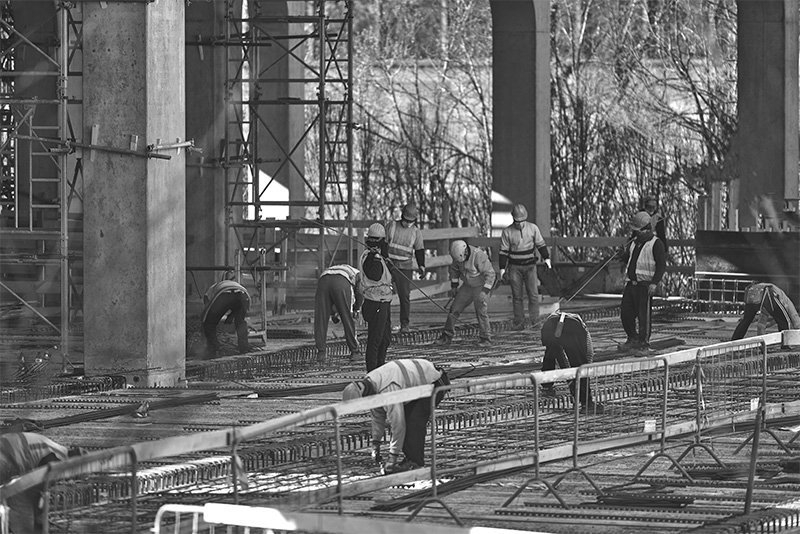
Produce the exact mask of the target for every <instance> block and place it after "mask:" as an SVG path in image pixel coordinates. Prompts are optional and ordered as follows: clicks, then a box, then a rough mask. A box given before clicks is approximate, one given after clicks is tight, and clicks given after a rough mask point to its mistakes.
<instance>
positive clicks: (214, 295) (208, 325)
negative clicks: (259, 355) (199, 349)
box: [200, 271, 250, 360]
mask: <svg viewBox="0 0 800 534" xmlns="http://www.w3.org/2000/svg"><path fill="white" fill-rule="evenodd" d="M203 303H204V304H205V308H204V309H203V313H202V315H201V316H200V320H201V322H202V323H203V335H204V336H205V338H206V356H205V358H206V359H207V360H210V359H212V358H215V357H216V356H217V351H219V340H218V339H217V324H218V323H219V322H220V320H221V319H222V317H223V316H225V314H226V313H227V314H228V317H227V318H226V319H225V324H231V323H234V325H235V326H236V337H237V339H238V342H239V353H240V354H246V353H247V352H248V351H249V350H250V346H249V344H248V342H247V310H249V309H250V294H249V293H248V292H247V289H245V288H244V286H243V285H241V284H239V283H238V282H234V281H233V272H232V271H228V272H226V273H225V274H224V275H223V279H222V280H221V281H219V282H217V283H216V284H214V285H212V286H211V287H209V288H208V291H206V294H205V295H203Z"/></svg>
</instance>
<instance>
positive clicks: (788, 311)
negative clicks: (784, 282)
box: [731, 282, 800, 339]
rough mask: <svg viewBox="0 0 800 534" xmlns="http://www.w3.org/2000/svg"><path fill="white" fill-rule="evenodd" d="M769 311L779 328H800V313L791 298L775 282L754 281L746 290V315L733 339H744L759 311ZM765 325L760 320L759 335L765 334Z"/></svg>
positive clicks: (735, 331) (781, 329) (782, 329)
mask: <svg viewBox="0 0 800 534" xmlns="http://www.w3.org/2000/svg"><path fill="white" fill-rule="evenodd" d="M765 311H766V312H767V313H768V314H770V315H771V316H772V318H773V319H775V322H776V323H778V330H779V331H781V332H782V331H784V330H787V329H792V330H797V329H800V315H798V314H797V309H796V308H795V307H794V304H793V303H792V301H791V299H790V298H789V297H788V296H786V293H784V292H783V290H781V288H779V287H778V286H776V285H775V284H769V283H766V282H759V283H753V284H750V285H749V286H747V289H746V290H745V292H744V315H743V316H742V320H741V321H739V324H738V325H736V330H734V332H733V337H731V339H742V338H743V337H744V336H745V334H746V333H747V329H748V328H750V323H752V322H753V319H755V317H756V314H758V313H759V312H760V313H762V316H763V312H765ZM764 329H765V327H764V325H762V324H761V322H760V321H759V327H758V335H763V334H764Z"/></svg>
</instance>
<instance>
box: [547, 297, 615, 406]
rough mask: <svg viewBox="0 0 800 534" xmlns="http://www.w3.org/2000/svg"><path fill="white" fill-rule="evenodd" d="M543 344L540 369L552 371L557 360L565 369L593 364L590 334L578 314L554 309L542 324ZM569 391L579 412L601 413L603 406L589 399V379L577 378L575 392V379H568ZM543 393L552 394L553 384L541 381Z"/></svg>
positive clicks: (590, 392) (548, 395) (590, 396)
mask: <svg viewBox="0 0 800 534" xmlns="http://www.w3.org/2000/svg"><path fill="white" fill-rule="evenodd" d="M542 345H544V346H545V351H544V359H543V360H542V371H552V370H553V369H555V368H556V362H558V365H559V366H560V367H561V368H562V369H566V368H568V367H580V366H581V365H585V364H587V363H592V360H593V359H594V346H593V345H592V336H591V334H590V333H589V329H588V328H586V323H584V322H583V319H582V318H581V316H580V315H578V314H575V313H566V312H555V313H552V314H550V315H549V316H548V317H547V319H545V321H544V323H543V324H542ZM565 355H566V358H565ZM569 391H570V393H571V394H572V397H573V399H575V400H576V401H578V402H580V405H581V411H585V412H588V413H596V414H601V413H603V405H602V404H601V403H599V402H594V399H592V390H591V387H590V386H589V379H588V378H586V377H583V378H581V379H580V384H579V387H578V391H577V392H576V391H575V380H570V381H569ZM542 395H543V396H546V397H553V396H555V387H554V385H553V384H552V383H549V384H543V385H542Z"/></svg>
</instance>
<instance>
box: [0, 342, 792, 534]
mask: <svg viewBox="0 0 800 534" xmlns="http://www.w3.org/2000/svg"><path fill="white" fill-rule="evenodd" d="M782 339H783V338H782V336H781V335H780V334H771V335H767V336H761V337H759V338H750V339H748V340H741V341H738V342H728V343H722V344H718V345H714V346H710V347H705V348H702V349H691V350H685V351H680V352H677V353H673V354H670V355H664V356H658V357H652V358H641V359H630V360H626V361H617V362H602V363H596V364H589V365H585V366H583V367H580V368H571V369H561V370H557V371H550V372H547V373H542V372H535V373H527V374H513V375H504V376H499V377H491V378H482V379H474V380H468V381H464V382H461V381H458V382H456V383H453V384H450V385H449V386H445V387H441V388H437V389H436V390H435V391H434V388H433V386H432V385H427V386H419V387H415V388H410V389H405V390H399V391H394V392H391V393H387V394H381V395H374V396H369V397H365V398H361V399H356V400H353V401H349V402H346V403H338V404H333V405H328V406H323V407H319V408H314V409H311V410H306V411H304V412H300V413H296V414H291V415H287V416H283V417H279V418H276V419H272V420H269V421H265V422H262V423H258V424H255V425H251V426H247V427H238V428H233V429H230V430H225V431H215V432H206V433H202V434H194V435H188V436H178V437H174V438H168V439H165V440H159V441H156V442H146V443H139V444H135V445H133V446H130V447H119V448H114V449H109V450H107V451H100V452H97V453H92V454H90V455H88V456H85V457H81V458H73V459H70V460H67V461H64V462H60V463H57V464H51V466H49V467H47V468H42V469H39V470H37V471H34V472H32V473H29V474H27V475H23V477H20V478H19V479H16V480H15V481H12V482H11V483H9V484H6V485H5V486H2V487H0V500H2V501H6V500H7V499H8V498H9V497H10V496H12V495H14V494H16V493H18V492H20V491H24V490H26V489H28V488H31V487H34V486H36V485H37V484H41V485H42V486H43V487H44V490H45V493H46V495H49V497H48V498H47V499H45V502H46V503H47V506H46V507H45V511H44V513H45V516H46V519H47V521H46V522H45V523H47V524H48V528H50V529H51V530H53V531H75V529H76V525H80V521H91V520H94V519H95V518H98V519H99V518H102V519H103V520H105V523H104V525H117V527H118V528H116V529H112V528H107V529H106V531H108V532H111V531H127V530H135V528H136V526H137V525H136V521H137V520H141V519H140V518H141V517H148V514H151V515H149V517H153V516H154V514H155V513H156V511H157V510H158V508H159V507H160V506H161V504H163V501H164V499H163V498H162V497H161V496H162V495H163V494H164V492H167V491H173V490H176V491H175V494H176V495H179V496H180V498H181V499H182V500H184V501H187V502H184V503H183V504H193V503H196V502H201V501H203V500H204V499H205V500H207V499H209V498H211V497H212V496H213V498H214V499H215V500H220V501H224V502H232V503H234V504H237V503H238V504H246V503H248V502H252V501H253V499H254V498H256V496H257V498H258V500H259V502H260V503H263V502H265V501H267V502H269V504H270V505H274V506H285V507H289V508H292V507H302V506H306V505H309V504H318V503H321V502H329V501H331V500H336V501H337V504H338V508H339V510H340V511H341V510H342V509H343V508H344V498H345V497H347V496H349V495H356V494H358V493H363V492H366V491H374V490H376V489H379V488H383V487H388V486H391V485H396V484H399V483H403V482H410V481H415V480H420V479H424V478H428V477H429V479H430V480H431V481H432V482H434V481H437V480H438V479H439V478H440V477H443V476H448V475H451V474H456V473H457V472H459V471H462V472H463V471H465V470H472V471H473V472H475V473H478V472H484V473H485V472H487V471H491V470H500V469H501V467H498V466H508V465H513V466H516V467H521V468H524V469H528V468H534V469H536V476H537V477H538V466H539V463H540V462H542V461H551V460H555V459H569V458H570V457H572V460H573V466H575V467H577V465H578V459H579V456H580V455H582V454H586V453H589V452H593V451H598V450H604V449H605V448H616V447H619V446H625V445H627V444H636V443H643V442H646V441H653V440H656V439H660V452H662V453H663V451H664V440H665V439H666V438H667V437H669V436H674V435H688V436H689V437H691V436H692V435H694V436H695V437H696V439H697V441H698V442H699V441H700V437H701V433H702V432H704V431H707V430H709V429H711V428H713V427H714V425H716V424H717V421H721V422H725V421H730V420H731V418H732V416H733V415H737V416H738V415H742V414H744V415H747V416H749V415H753V414H755V409H756V407H757V404H761V405H763V404H764V403H765V401H766V400H767V399H768V398H775V399H778V397H777V396H775V397H770V396H773V395H777V392H776V391H774V390H776V389H777V388H774V387H768V385H769V384H770V382H769V380H768V376H767V375H768V373H767V372H766V371H767V362H768V353H767V345H768V344H776V343H779V342H781V341H782ZM782 358H784V359H785V360H786V361H790V360H791V355H790V356H782ZM787 358H788V359H787ZM791 361H793V360H791ZM790 363H791V362H790ZM775 367H777V368H784V367H785V366H782V365H776V366H775ZM786 368H788V367H786ZM582 379H586V380H587V381H588V382H589V383H590V384H591V389H592V396H593V400H594V401H595V402H601V403H603V404H604V406H605V411H604V412H603V413H594V412H593V413H589V412H587V410H586V409H584V410H581V408H580V404H579V403H573V400H572V396H571V395H561V396H557V398H555V399H543V398H542V396H541V386H542V384H547V383H553V382H556V383H557V388H556V390H557V391H563V386H562V385H561V382H562V381H570V380H575V381H576V382H575V383H576V384H580V383H581V380H582ZM437 392H446V393H447V394H446V396H445V397H444V400H443V401H442V402H441V403H440V404H439V406H438V407H432V418H431V428H430V431H429V435H430V460H431V461H430V463H429V464H428V465H427V466H426V467H425V468H424V469H419V470H415V471H411V472H406V473H397V474H392V475H388V476H385V477H377V476H376V475H377V474H378V468H377V466H376V465H375V464H374V462H373V461H372V460H371V459H370V455H369V451H370V444H371V441H372V439H371V424H370V410H372V409H373V408H377V407H380V406H385V405H388V404H396V403H405V402H409V401H412V400H416V399H431V398H432V395H434V394H435V393H437ZM791 395H792V393H791V392H786V391H784V392H781V394H780V399H781V401H786V399H787V398H791ZM794 395H795V396H796V395H797V391H796V390H794ZM753 399H756V400H755V401H753ZM794 400H797V399H794ZM753 402H755V404H753ZM687 404H688V405H689V406H688V407H687V406H686V405H687ZM695 406H696V409H695ZM770 413H771V414H773V415H774V413H776V412H775V411H772V412H769V411H768V412H765V416H766V417H768V416H769V415H770ZM720 424H721V423H720ZM678 427H679V428H678ZM675 428H678V429H677V430H675ZM190 453H192V454H191V457H188V459H187V456H186V455H188V454H190ZM198 453H202V455H199V454H198ZM678 462H679V460H678ZM556 485H557V484H556ZM189 486H191V492H181V491H179V490H180V489H181V488H186V487H189ZM433 487H434V488H435V487H436V485H435V484H433ZM434 496H435V489H434ZM192 501H194V502H192ZM98 504H99V505H102V506H98ZM90 508H91V510H89V509H90ZM148 521H149V520H148Z"/></svg>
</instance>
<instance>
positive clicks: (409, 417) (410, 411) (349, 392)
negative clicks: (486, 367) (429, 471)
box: [342, 358, 450, 474]
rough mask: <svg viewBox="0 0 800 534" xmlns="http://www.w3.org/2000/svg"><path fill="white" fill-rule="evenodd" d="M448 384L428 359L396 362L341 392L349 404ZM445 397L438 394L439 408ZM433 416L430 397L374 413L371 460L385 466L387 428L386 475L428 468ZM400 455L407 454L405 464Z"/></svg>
mask: <svg viewBox="0 0 800 534" xmlns="http://www.w3.org/2000/svg"><path fill="white" fill-rule="evenodd" d="M449 383H450V380H449V379H448V377H447V373H446V372H445V371H443V370H441V369H437V368H436V367H435V366H434V365H433V364H432V363H431V362H429V361H428V360H424V359H422V358H415V359H402V360H393V361H391V362H389V363H387V364H386V365H384V366H382V367H379V368H377V369H375V370H373V371H371V372H369V373H367V376H365V377H364V378H363V379H361V380H356V381H355V382H351V383H350V384H348V385H347V386H346V387H345V388H344V391H343V392H342V399H343V400H345V401H348V400H352V399H357V398H360V397H367V396H369V395H378V394H381V393H389V392H392V391H399V390H401V389H408V388H413V387H416V386H424V385H426V384H432V385H433V386H434V388H436V387H441V386H446V385H448V384H449ZM444 395H445V393H444V392H439V394H438V395H437V396H436V398H435V399H434V403H435V405H436V406H438V405H439V403H440V402H441V401H442V399H443V398H444ZM430 417H431V399H430V397H427V398H422V399H415V400H412V401H409V402H406V403H398V404H390V405H389V406H384V407H380V408H374V409H373V410H372V458H373V459H374V460H375V461H376V462H378V463H381V464H382V463H383V459H382V457H381V445H382V443H383V438H384V435H385V433H386V426H387V425H388V426H389V427H390V428H391V430H392V432H391V436H390V438H389V459H388V461H387V462H386V464H385V467H384V472H385V473H386V474H391V473H399V472H401V471H409V470H412V469H418V468H420V467H423V466H424V465H425V436H426V433H427V427H428V420H429V419H430ZM401 452H402V453H403V454H404V455H405V458H404V459H403V460H402V461H401V459H400V453H401Z"/></svg>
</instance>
